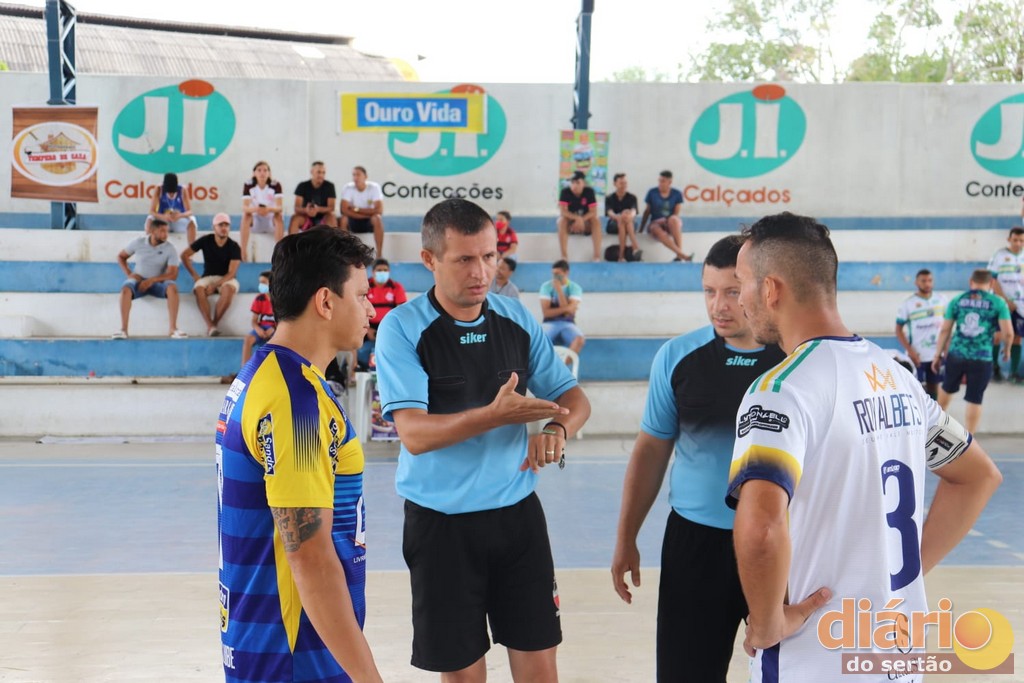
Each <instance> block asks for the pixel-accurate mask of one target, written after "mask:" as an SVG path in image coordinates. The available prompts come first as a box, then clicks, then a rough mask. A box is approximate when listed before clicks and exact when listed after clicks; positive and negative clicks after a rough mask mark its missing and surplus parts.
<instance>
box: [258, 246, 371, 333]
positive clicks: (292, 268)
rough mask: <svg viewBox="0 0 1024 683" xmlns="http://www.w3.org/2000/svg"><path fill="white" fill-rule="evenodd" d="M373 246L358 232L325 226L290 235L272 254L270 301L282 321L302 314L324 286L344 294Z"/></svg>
mask: <svg viewBox="0 0 1024 683" xmlns="http://www.w3.org/2000/svg"><path fill="white" fill-rule="evenodd" d="M372 255H373V250H372V249H370V247H368V246H366V245H365V244H363V242H362V240H360V239H359V238H358V237H356V236H355V235H353V234H351V233H348V232H341V231H340V230H335V229H334V228H328V227H324V226H320V227H316V228H312V229H310V230H307V231H306V232H300V233H297V234H295V235H288V236H286V237H285V238H284V239H282V240H281V241H280V242H278V243H277V246H275V247H274V255H273V257H272V258H271V262H270V264H271V273H272V277H271V285H270V303H271V305H272V306H273V307H274V315H275V316H276V317H277V320H278V322H280V321H283V320H294V319H296V318H298V317H299V316H301V315H302V313H303V312H304V311H305V310H306V307H307V306H308V305H309V300H310V299H311V298H312V297H313V295H314V294H316V292H317V290H318V289H320V288H321V287H327V288H328V289H330V290H331V291H332V292H334V293H335V294H337V295H338V296H342V288H343V287H344V286H345V282H347V281H348V280H349V279H350V278H351V276H352V272H353V270H354V269H355V268H360V274H362V272H363V271H362V269H363V268H366V266H368V265H369V264H370V262H371V261H372V260H373V256H372Z"/></svg>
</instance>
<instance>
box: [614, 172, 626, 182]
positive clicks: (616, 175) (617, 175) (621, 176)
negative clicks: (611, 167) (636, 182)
mask: <svg viewBox="0 0 1024 683" xmlns="http://www.w3.org/2000/svg"><path fill="white" fill-rule="evenodd" d="M625 177H626V174H625V173H616V174H615V175H613V176H612V182H613V183H614V182H617V181H618V180H619V178H625Z"/></svg>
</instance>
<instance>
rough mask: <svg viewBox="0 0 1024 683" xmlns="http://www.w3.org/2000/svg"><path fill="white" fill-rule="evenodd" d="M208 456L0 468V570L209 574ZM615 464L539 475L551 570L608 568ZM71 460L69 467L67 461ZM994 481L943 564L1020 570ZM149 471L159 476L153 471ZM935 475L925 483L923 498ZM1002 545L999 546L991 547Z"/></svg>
mask: <svg viewBox="0 0 1024 683" xmlns="http://www.w3.org/2000/svg"><path fill="white" fill-rule="evenodd" d="M210 450H211V455H210V461H209V462H206V463H203V462H191V461H190V462H184V463H182V462H177V461H173V460H170V461H169V460H162V461H161V460H156V461H150V462H149V463H146V462H129V463H124V462H116V461H90V462H81V461H78V462H71V463H64V462H60V461H45V460H44V461H41V462H35V461H32V460H30V459H29V458H26V459H25V460H24V461H17V462H5V463H0V470H2V471H3V476H0V518H2V519H4V520H5V523H4V524H3V525H0V547H2V548H4V549H5V552H4V553H2V554H0V574H2V575H40V574H46V575H51V574H117V573H151V572H177V573H182V572H209V571H214V570H215V568H216V563H217V530H216V500H217V494H216V473H215V468H214V464H213V454H212V450H213V449H212V447H211V449H210ZM626 462H627V460H626V458H625V457H621V458H620V457H616V458H608V459H602V460H601V461H588V459H585V458H581V459H580V460H579V461H573V460H570V462H569V464H568V466H567V467H566V468H565V470H544V471H542V473H541V476H540V480H539V482H540V483H539V485H538V494H539V495H540V497H541V500H542V501H543V503H544V508H545V513H546V516H547V522H548V529H549V533H550V536H551V544H552V550H553V553H554V556H555V564H556V567H559V568H563V569H569V568H600V569H606V568H608V566H609V564H610V562H611V553H612V551H613V546H614V542H615V530H616V526H617V523H618V510H619V500H620V498H621V492H622V478H623V475H624V473H625V468H626ZM68 464H74V465H75V466H74V467H69V466H66V465H68ZM999 465H1000V469H1001V470H1002V472H1003V476H1004V483H1003V486H1002V488H1001V489H1000V490H999V491H998V492H997V494H996V496H995V497H994V498H993V500H992V501H991V503H990V504H989V506H988V508H987V509H986V511H985V513H984V515H983V516H982V518H981V519H980V520H979V522H978V524H976V525H975V530H976V531H977V532H979V533H980V535H979V536H974V535H971V536H968V537H967V538H966V539H964V541H963V542H961V544H960V545H959V546H958V547H957V548H956V549H955V550H954V551H953V552H952V553H951V554H950V556H949V557H947V558H946V560H945V562H944V564H947V565H979V566H1014V567H1021V566H1024V518H1022V516H1021V515H1020V506H1019V497H1020V496H1019V492H1020V491H1021V490H1022V489H1024V459H1021V458H1020V457H1019V456H1012V458H1010V459H1008V460H1003V459H1000V463H999ZM157 470H160V471H157ZM394 473H395V462H394V461H393V460H390V461H385V462H381V461H376V460H374V461H370V462H369V463H368V464H367V468H366V476H365V478H364V480H365V499H366V508H367V527H368V530H367V543H368V547H369V558H370V559H369V560H368V566H369V569H370V570H402V569H404V568H405V564H404V561H403V559H402V552H401V533H402V500H401V499H400V498H399V497H398V496H397V494H395V492H394ZM937 481H938V477H934V476H930V477H928V485H927V491H928V493H927V499H929V500H930V497H931V496H932V495H933V492H934V489H935V485H936V483H937ZM666 497H667V494H666V492H665V491H664V490H663V491H662V492H661V494H660V495H659V496H658V499H657V502H656V503H655V505H654V506H653V508H652V510H651V512H650V514H649V515H648V517H647V522H646V524H645V525H644V528H643V529H642V531H641V533H640V538H639V547H640V553H641V558H642V562H643V564H644V566H657V565H658V563H659V559H660V547H661V537H662V534H663V531H664V525H665V519H666V517H667V515H668V505H667V502H666ZM989 541H995V542H996V544H998V545H997V546H993V545H992V544H990V543H989ZM1001 546H1005V547H1001Z"/></svg>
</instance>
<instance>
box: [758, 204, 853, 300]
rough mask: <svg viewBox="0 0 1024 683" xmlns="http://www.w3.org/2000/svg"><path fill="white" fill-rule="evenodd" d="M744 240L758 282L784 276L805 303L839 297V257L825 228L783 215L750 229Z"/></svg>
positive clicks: (763, 220) (817, 223)
mask: <svg viewBox="0 0 1024 683" xmlns="http://www.w3.org/2000/svg"><path fill="white" fill-rule="evenodd" d="M743 237H744V239H745V240H746V241H747V242H748V243H749V244H750V245H751V265H752V269H753V271H754V275H755V276H756V277H757V278H758V279H761V278H765V277H767V276H768V275H771V274H780V275H782V276H783V277H785V279H786V281H787V282H788V283H789V285H790V286H791V287H792V288H793V294H794V295H795V297H796V300H797V301H799V302H802V303H806V302H810V301H813V300H814V299H815V298H816V297H818V296H820V295H822V294H824V295H826V296H830V297H832V298H834V297H835V294H836V279H837V273H838V270H839V257H838V256H837V255H836V250H835V247H834V246H832V240H831V239H829V229H828V227H826V226H825V225H823V224H821V223H819V222H818V221H817V220H815V219H814V218H810V217H809V216H798V215H796V214H793V213H790V212H789V211H783V212H782V213H777V214H775V215H772V216H765V217H764V218H762V219H761V220H759V221H757V222H756V223H754V224H753V225H750V226H747V227H746V228H744V229H743Z"/></svg>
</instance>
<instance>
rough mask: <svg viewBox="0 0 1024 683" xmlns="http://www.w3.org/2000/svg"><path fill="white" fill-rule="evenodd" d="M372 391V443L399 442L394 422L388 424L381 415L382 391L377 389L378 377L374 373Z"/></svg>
mask: <svg viewBox="0 0 1024 683" xmlns="http://www.w3.org/2000/svg"><path fill="white" fill-rule="evenodd" d="M372 382H373V385H372V388H371V389H370V441H398V429H397V428H396V427H395V423H394V422H388V421H387V420H385V419H384V417H383V416H382V415H381V410H380V391H379V390H378V389H377V375H376V373H374V376H373V380H372Z"/></svg>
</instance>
